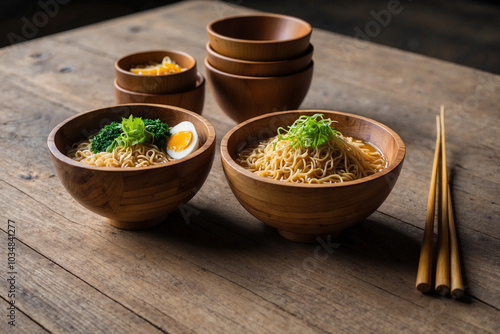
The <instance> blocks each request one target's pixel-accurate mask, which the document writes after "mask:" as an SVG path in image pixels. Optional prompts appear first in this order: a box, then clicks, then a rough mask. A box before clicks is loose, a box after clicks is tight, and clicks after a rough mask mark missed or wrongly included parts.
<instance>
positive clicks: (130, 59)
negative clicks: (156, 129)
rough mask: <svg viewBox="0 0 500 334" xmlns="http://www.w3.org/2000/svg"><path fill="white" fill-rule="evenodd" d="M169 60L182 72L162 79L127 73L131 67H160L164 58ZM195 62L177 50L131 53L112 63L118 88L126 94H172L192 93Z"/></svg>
mask: <svg viewBox="0 0 500 334" xmlns="http://www.w3.org/2000/svg"><path fill="white" fill-rule="evenodd" d="M166 56H168V57H170V59H172V60H173V61H175V62H176V63H177V64H178V65H179V66H181V67H182V68H185V69H186V70H185V71H182V72H179V73H172V74H163V75H141V74H136V73H132V72H130V69H131V68H132V67H135V66H137V65H145V64H149V62H156V63H161V61H162V60H163V58H164V57H166ZM197 71H198V70H197V67H196V59H194V58H193V56H191V55H189V54H187V53H185V52H182V51H177V50H154V51H144V52H138V53H132V54H129V55H126V56H124V57H122V58H120V59H118V60H117V61H116V62H115V78H116V81H117V82H118V85H119V86H120V87H123V88H124V89H126V90H129V91H133V92H138V93H147V94H174V93H180V92H184V91H187V90H192V89H194V88H195V86H196V81H197Z"/></svg>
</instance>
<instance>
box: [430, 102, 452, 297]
mask: <svg viewBox="0 0 500 334" xmlns="http://www.w3.org/2000/svg"><path fill="white" fill-rule="evenodd" d="M445 138H446V136H445V128H444V106H441V212H440V213H441V214H440V217H439V218H440V220H439V226H438V227H439V228H438V251H437V262H436V285H435V288H434V289H435V290H436V292H437V293H439V294H441V295H445V294H447V293H448V292H450V245H449V237H448V233H449V229H448V191H447V190H446V189H447V188H448V172H447V168H446V141H445Z"/></svg>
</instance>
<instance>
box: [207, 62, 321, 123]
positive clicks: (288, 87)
mask: <svg viewBox="0 0 500 334" xmlns="http://www.w3.org/2000/svg"><path fill="white" fill-rule="evenodd" d="M313 72H314V62H313V61H311V62H310V63H309V65H308V66H307V67H306V68H305V69H303V70H302V71H300V72H296V73H292V74H289V75H283V76H274V77H250V76H240V75H234V74H229V73H226V72H222V71H220V70H218V69H216V68H215V67H213V66H212V65H210V63H208V60H207V59H206V58H205V73H206V77H207V82H208V87H209V89H210V93H211V95H212V97H213V98H214V100H215V101H216V102H217V104H218V106H219V107H220V108H221V109H222V110H223V111H224V113H225V114H226V115H227V116H228V117H229V118H231V119H232V120H234V121H236V122H238V123H240V122H243V121H246V120H248V119H250V118H252V117H256V116H260V115H264V114H269V113H272V112H276V111H281V110H295V109H297V108H298V107H299V106H300V104H301V103H302V101H303V100H304V98H305V97H306V95H307V93H308V91H309V87H310V85H311V81H312V77H313Z"/></svg>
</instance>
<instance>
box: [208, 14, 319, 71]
mask: <svg viewBox="0 0 500 334" xmlns="http://www.w3.org/2000/svg"><path fill="white" fill-rule="evenodd" d="M207 33H208V40H209V41H210V45H211V46H212V48H213V49H214V50H215V51H216V52H218V53H219V54H221V55H224V56H227V57H231V58H238V59H245V60H264V61H269V60H283V59H291V58H295V57H298V56H300V55H301V54H303V53H304V52H306V50H307V48H308V47H309V40H310V39H311V33H312V27H311V25H310V24H309V23H307V22H305V21H303V20H301V19H298V18H295V17H292V16H287V15H279V14H253V15H238V16H230V17H225V18H222V19H218V20H215V21H212V22H210V23H209V24H208V25H207Z"/></svg>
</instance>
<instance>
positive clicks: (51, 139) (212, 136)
mask: <svg viewBox="0 0 500 334" xmlns="http://www.w3.org/2000/svg"><path fill="white" fill-rule="evenodd" d="M127 106H153V107H160V108H170V109H176V110H177V111H180V112H183V113H187V114H190V115H192V116H194V117H195V118H198V119H199V120H200V121H202V122H203V124H204V125H205V126H206V127H207V128H208V136H207V139H206V141H205V143H204V144H203V145H202V146H200V147H199V148H198V149H197V150H196V151H195V152H193V153H191V154H189V155H187V156H185V157H184V158H181V159H177V160H173V161H169V162H168V163H164V164H157V165H150V166H145V167H140V168H122V167H107V166H93V165H87V164H84V163H81V162H79V161H76V160H73V159H71V158H69V157H68V156H66V155H65V154H63V153H62V152H61V151H59V149H58V148H57V146H56V143H55V136H56V133H57V132H58V131H59V130H60V129H61V128H62V127H63V126H64V125H66V124H67V123H69V122H71V121H72V120H74V119H76V118H78V117H81V116H82V115H86V114H90V113H93V112H96V111H99V110H103V109H113V108H123V107H127ZM215 141H216V131H215V128H214V126H213V125H212V124H211V123H210V122H209V121H208V120H207V119H206V118H205V117H203V116H201V115H199V114H197V113H195V112H192V111H190V110H187V109H184V108H181V107H176V106H171V105H164V104H153V103H126V104H118V105H112V106H107V107H101V108H96V109H92V110H88V111H85V112H81V113H78V114H76V115H73V116H71V117H68V118H66V119H65V120H63V121H62V122H60V123H59V124H57V125H56V126H55V127H54V128H53V129H52V131H50V133H49V136H48V138H47V146H48V147H49V151H50V153H51V154H52V155H53V156H54V157H55V158H56V159H57V160H59V161H61V162H63V163H65V164H68V165H71V166H72V167H76V168H82V169H88V170H95V171H102V172H122V173H123V172H127V173H128V172H144V171H147V170H150V169H158V168H168V167H171V166H175V165H178V164H182V163H184V162H186V161H189V160H191V159H194V158H196V157H197V156H199V155H201V154H203V153H204V152H205V151H207V150H209V149H210V147H211V146H212V145H215Z"/></svg>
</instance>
